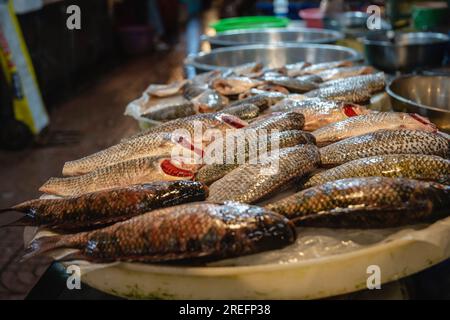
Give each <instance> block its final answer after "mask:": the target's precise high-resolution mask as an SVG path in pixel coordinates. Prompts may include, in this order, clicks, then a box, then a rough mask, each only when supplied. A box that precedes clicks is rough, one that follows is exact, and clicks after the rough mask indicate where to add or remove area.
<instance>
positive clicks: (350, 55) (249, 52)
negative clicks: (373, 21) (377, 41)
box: [185, 43, 362, 76]
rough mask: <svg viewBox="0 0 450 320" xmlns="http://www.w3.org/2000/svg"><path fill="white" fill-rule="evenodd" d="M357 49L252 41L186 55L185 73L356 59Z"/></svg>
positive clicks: (360, 57) (359, 55) (359, 58)
mask: <svg viewBox="0 0 450 320" xmlns="http://www.w3.org/2000/svg"><path fill="white" fill-rule="evenodd" d="M361 59H362V56H361V54H360V53H359V52H357V51H356V50H353V49H349V48H346V47H341V46H334V45H325V44H287V43H286V44H271V45H263V44H254V45H247V46H238V47H227V48H219V49H215V50H212V51H211V52H209V53H198V54H194V55H189V56H188V57H187V58H186V60H185V65H186V72H187V75H188V76H192V75H193V74H195V73H201V72H206V71H211V70H217V69H219V70H226V69H227V68H230V67H234V66H238V65H242V64H245V63H249V62H255V61H258V62H261V63H263V64H264V65H266V66H268V67H271V68H275V67H281V66H283V65H285V64H289V63H295V62H299V61H308V62H310V63H318V62H329V61H339V60H350V61H358V60H361Z"/></svg>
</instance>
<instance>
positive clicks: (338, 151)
mask: <svg viewBox="0 0 450 320" xmlns="http://www.w3.org/2000/svg"><path fill="white" fill-rule="evenodd" d="M386 154H429V155H436V156H440V157H443V158H447V157H448V155H449V141H448V140H447V139H446V138H444V137H443V136H441V135H439V134H437V133H430V132H425V131H420V130H406V129H402V130H378V131H375V132H372V133H368V134H365V135H361V136H356V137H352V138H347V139H344V140H341V141H339V142H335V143H333V144H330V145H328V146H326V147H323V148H321V149H320V157H321V161H322V165H324V166H333V165H339V164H342V163H345V162H348V161H351V160H355V159H359V158H366V157H371V156H377V155H386Z"/></svg>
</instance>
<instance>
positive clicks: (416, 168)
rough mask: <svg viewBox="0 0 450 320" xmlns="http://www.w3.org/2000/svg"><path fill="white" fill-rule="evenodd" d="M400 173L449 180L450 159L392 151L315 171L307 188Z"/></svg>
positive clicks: (403, 175)
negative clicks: (333, 182)
mask: <svg viewBox="0 0 450 320" xmlns="http://www.w3.org/2000/svg"><path fill="white" fill-rule="evenodd" d="M369 176H384V177H391V178H394V177H399V178H411V179H417V180H430V181H436V182H439V183H442V184H450V160H448V159H444V158H441V157H438V156H433V155H422V154H392V155H381V156H373V157H368V158H362V159H356V160H353V161H349V162H347V163H344V164H342V165H340V166H338V167H335V168H331V169H328V170H325V171H322V172H319V173H317V174H315V175H313V176H312V177H311V178H309V179H308V181H306V182H305V183H304V185H303V186H304V187H305V188H309V187H312V186H316V185H320V184H323V183H326V182H329V181H334V180H340V179H345V178H353V177H369Z"/></svg>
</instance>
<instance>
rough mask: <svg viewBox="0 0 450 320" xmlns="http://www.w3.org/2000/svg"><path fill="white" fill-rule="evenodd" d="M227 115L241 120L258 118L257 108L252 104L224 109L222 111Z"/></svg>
mask: <svg viewBox="0 0 450 320" xmlns="http://www.w3.org/2000/svg"><path fill="white" fill-rule="evenodd" d="M222 112H225V113H227V114H231V115H234V116H236V117H238V118H239V119H241V120H251V119H254V118H256V117H258V116H259V108H258V107H257V106H255V105H254V104H251V103H249V104H241V105H238V106H234V107H226V108H224V109H223V110H222Z"/></svg>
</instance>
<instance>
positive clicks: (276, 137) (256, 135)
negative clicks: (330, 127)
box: [195, 129, 315, 184]
mask: <svg viewBox="0 0 450 320" xmlns="http://www.w3.org/2000/svg"><path fill="white" fill-rule="evenodd" d="M243 131H244V132H243V134H246V133H247V132H248V136H246V137H245V142H244V146H243V149H244V152H243V155H244V156H243V157H242V158H243V160H244V161H246V162H247V161H248V160H249V158H250V155H251V154H250V153H251V152H250V145H249V144H250V143H252V142H253V143H254V144H255V145H258V146H260V147H262V146H264V147H265V148H264V150H257V153H258V154H261V153H264V151H265V152H270V151H272V150H274V148H279V149H283V148H288V147H293V146H296V145H300V144H315V140H314V136H313V135H311V134H309V133H306V132H303V131H299V130H289V131H280V132H274V133H271V134H267V132H263V133H260V131H259V130H257V131H254V132H251V133H250V131H249V130H245V129H244V130H243ZM262 138H263V139H266V144H261V142H260V141H261V139H262ZM275 141H276V142H277V143H274V142H275ZM213 144H214V143H213ZM213 144H211V145H209V146H208V148H207V149H206V151H205V154H208V149H209V148H211V149H214V147H215V146H214V145H213ZM240 147H242V146H240ZM232 151H233V158H234V159H233V161H231V163H230V162H228V161H226V154H224V160H223V161H222V162H221V163H212V164H207V165H205V166H203V167H202V168H200V170H198V172H197V174H196V175H195V180H197V181H201V182H204V183H206V184H211V183H213V182H214V181H217V180H218V179H220V178H222V177H223V176H225V175H226V174H227V173H228V172H230V171H231V170H233V169H235V168H237V167H239V161H238V160H239V158H238V153H237V152H234V150H232Z"/></svg>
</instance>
